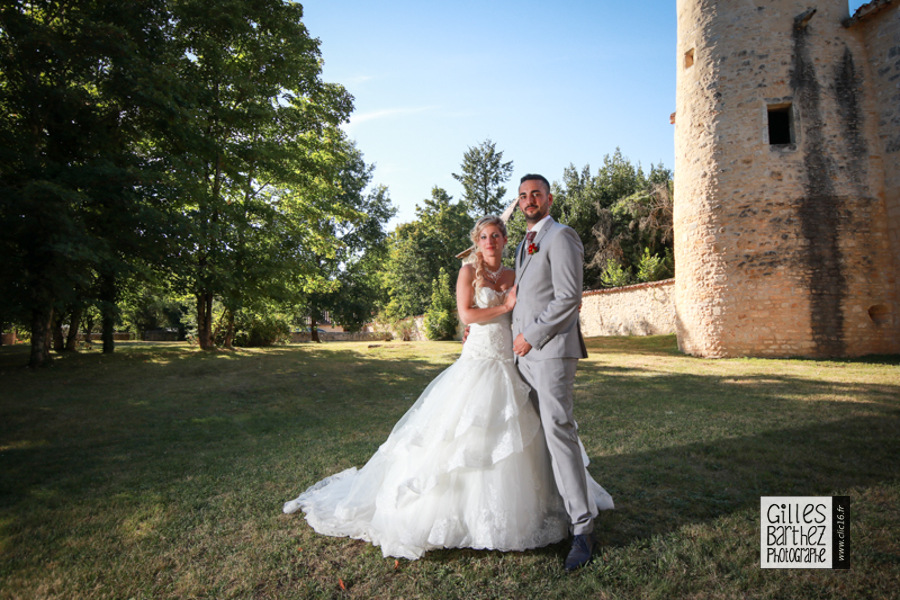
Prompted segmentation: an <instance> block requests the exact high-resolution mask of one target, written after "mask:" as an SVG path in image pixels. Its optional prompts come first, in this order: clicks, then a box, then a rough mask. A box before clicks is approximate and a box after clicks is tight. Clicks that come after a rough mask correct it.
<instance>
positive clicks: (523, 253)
mask: <svg viewBox="0 0 900 600" xmlns="http://www.w3.org/2000/svg"><path fill="white" fill-rule="evenodd" d="M555 225H556V221H554V220H553V217H550V219H549V220H548V222H547V223H544V225H543V226H542V227H541V230H540V231H538V233H537V235H536V236H534V241H533V242H532V244H534V245H535V246H537V248H538V252H540V248H541V240H542V239H544V237H545V236H546V235H547V232H549V231H550V230H551V229H552V228H553V227H554V226H555ZM519 248H520V250H519V251H518V252H517V253H516V257H517V259H519V264H518V265H517V268H516V284H518V283H519V280H521V279H522V274H523V273H525V269H527V268H528V265H529V264H530V263H531V257H532V255H531V254H528V248H526V247H525V242H524V241H522V243H521V244H520V245H519Z"/></svg>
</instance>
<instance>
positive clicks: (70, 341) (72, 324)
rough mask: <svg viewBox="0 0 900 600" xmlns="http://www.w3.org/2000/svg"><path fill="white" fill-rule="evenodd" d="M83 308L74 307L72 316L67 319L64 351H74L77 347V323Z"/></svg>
mask: <svg viewBox="0 0 900 600" xmlns="http://www.w3.org/2000/svg"><path fill="white" fill-rule="evenodd" d="M82 311H83V309H81V308H76V309H74V310H73V311H72V318H71V319H69V333H67V334H66V351H67V352H75V351H76V350H77V349H78V344H77V342H78V323H79V322H80V321H81V313H82Z"/></svg>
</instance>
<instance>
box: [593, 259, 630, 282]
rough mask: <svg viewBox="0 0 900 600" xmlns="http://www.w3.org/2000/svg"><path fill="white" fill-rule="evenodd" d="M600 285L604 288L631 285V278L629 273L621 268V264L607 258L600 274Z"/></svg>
mask: <svg viewBox="0 0 900 600" xmlns="http://www.w3.org/2000/svg"><path fill="white" fill-rule="evenodd" d="M600 283H602V284H603V286H604V287H621V286H623V285H628V284H630V283H632V276H631V273H630V271H629V270H628V269H626V268H624V267H623V266H622V263H620V262H619V261H617V260H616V259H614V258H607V259H606V264H605V265H603V272H602V273H601V274H600Z"/></svg>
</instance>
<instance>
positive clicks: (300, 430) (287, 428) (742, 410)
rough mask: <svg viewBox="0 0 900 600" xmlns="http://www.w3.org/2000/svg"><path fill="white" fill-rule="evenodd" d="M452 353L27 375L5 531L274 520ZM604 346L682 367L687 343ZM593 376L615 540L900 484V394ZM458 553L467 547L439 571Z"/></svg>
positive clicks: (323, 353)
mask: <svg viewBox="0 0 900 600" xmlns="http://www.w3.org/2000/svg"><path fill="white" fill-rule="evenodd" d="M453 348H454V347H451V346H448V353H447V355H446V357H445V359H442V360H444V361H445V362H443V363H441V362H440V361H438V362H437V363H436V362H435V361H434V360H433V359H432V360H428V359H427V358H416V357H411V356H410V355H409V354H405V355H403V356H400V355H397V356H391V355H378V354H377V353H378V352H388V351H390V350H391V349H390V348H389V347H381V348H375V349H372V352H369V351H363V350H348V349H344V348H340V347H335V348H334V350H329V349H328V346H327V345H324V346H317V347H315V348H310V349H309V350H315V352H312V351H308V350H307V349H305V348H296V347H286V348H284V349H271V350H267V351H266V352H265V353H264V354H259V353H254V352H252V351H239V352H236V353H233V354H230V355H227V356H225V357H224V358H223V357H222V356H221V355H218V354H212V353H211V354H202V353H198V352H196V351H192V350H183V349H182V350H177V349H165V350H160V351H156V350H154V349H152V348H150V349H145V348H143V347H135V348H133V349H132V350H131V352H130V353H123V355H122V356H120V357H117V358H114V359H109V360H107V359H103V361H104V363H103V364H107V365H109V364H115V363H117V366H116V368H115V369H110V371H109V372H103V371H101V370H99V369H96V370H92V371H91V370H89V371H87V372H85V370H84V369H79V368H75V367H76V366H77V365H78V361H92V362H96V363H98V364H99V362H100V360H99V359H98V358H97V357H96V356H86V355H85V356H81V357H76V358H75V359H73V360H71V361H70V360H69V359H66V360H65V361H60V365H61V366H62V368H60V369H50V370H48V371H47V372H46V377H42V378H41V379H40V381H38V380H37V379H36V378H34V377H32V376H30V374H25V375H24V376H22V375H21V374H18V375H16V376H15V377H11V378H8V379H6V380H5V382H6V383H11V384H12V386H13V387H17V386H31V387H30V388H27V389H23V388H22V387H18V389H16V390H15V395H9V396H7V398H6V399H5V400H2V401H0V422H2V425H0V508H2V509H3V511H4V514H5V515H7V516H9V515H12V518H10V519H8V520H7V521H6V522H7V526H9V525H8V524H11V523H17V525H15V527H16V528H17V529H16V532H15V533H14V537H15V539H16V543H23V544H32V545H34V544H40V543H42V542H40V541H29V527H31V526H36V525H35V523H34V520H33V519H34V518H35V517H27V516H24V515H27V513H28V512H29V506H31V504H32V503H33V502H34V501H36V500H38V501H40V502H42V503H43V505H44V506H46V507H47V508H49V509H52V508H54V507H62V506H66V505H76V506H82V507H85V510H90V508H89V507H90V506H92V505H96V504H99V505H114V504H116V503H117V502H119V501H120V500H119V499H121V498H123V497H129V498H132V501H133V502H136V503H139V502H141V500H140V497H141V494H145V495H152V496H154V497H155V498H160V497H162V498H167V499H170V501H171V502H172V503H173V504H174V505H175V506H176V507H177V506H178V505H179V504H182V505H186V506H188V507H190V506H199V505H203V506H206V505H205V504H203V503H205V502H210V501H209V500H206V499H207V498H210V497H214V496H215V494H216V493H221V490H254V489H255V490H256V492H254V493H258V492H259V490H260V489H261V488H263V487H265V486H268V487H267V488H266V489H267V492H266V493H267V494H268V495H269V496H268V498H267V500H266V501H268V502H273V501H274V503H273V504H272V505H271V506H270V507H269V506H268V505H265V504H260V502H262V500H259V499H256V500H254V501H252V502H251V501H246V502H242V503H241V506H242V507H241V509H239V510H244V511H248V515H247V518H250V517H251V514H250V512H251V511H260V510H263V511H265V510H269V509H271V510H272V511H273V513H274V512H277V511H278V509H279V506H278V505H277V499H278V498H282V499H287V498H290V497H292V496H293V495H294V494H296V492H297V491H299V490H302V489H303V487H304V486H305V485H308V484H309V483H312V482H313V481H315V480H316V479H318V478H319V477H321V476H323V475H327V474H330V473H333V472H335V471H337V470H339V469H341V468H344V467H346V466H350V465H362V464H363V463H364V462H365V461H366V460H367V458H368V457H369V456H370V455H371V454H372V452H374V450H375V449H376V448H377V447H378V445H379V444H381V443H382V442H383V441H384V439H385V438H386V436H387V434H388V433H389V432H390V429H391V428H392V426H393V424H394V423H395V422H396V421H397V419H398V418H399V417H400V416H401V415H402V414H403V413H404V412H405V411H406V409H407V408H408V407H409V406H410V405H411V404H412V403H413V402H414V400H415V399H416V398H417V397H418V395H419V393H421V391H422V390H423V389H424V387H425V385H426V384H427V383H428V382H429V381H430V380H431V379H433V378H434V377H435V376H436V375H437V374H438V373H439V372H440V371H441V370H442V369H443V368H444V367H445V366H446V364H449V362H450V361H451V360H452V351H453ZM604 348H605V349H606V350H607V351H615V352H619V351H622V352H627V353H629V354H639V355H647V356H651V355H656V356H666V357H670V356H676V355H678V354H677V351H673V349H672V342H671V338H657V339H650V340H642V341H638V342H636V343H635V344H633V345H632V344H629V343H626V341H625V340H622V341H620V342H616V343H615V344H612V343H606V344H605V345H604ZM404 349H405V350H408V348H407V347H404ZM685 360H694V359H685ZM697 364H698V365H700V364H703V363H702V362H701V361H699V360H698V362H697ZM888 364H893V363H888ZM69 367H72V368H69ZM261 369H262V370H261ZM578 378H579V379H578V384H579V391H578V394H579V400H578V402H579V404H578V408H577V411H578V413H577V415H576V416H577V417H578V418H579V421H580V422H581V423H582V425H583V430H584V437H585V443H586V444H587V445H588V449H589V452H590V453H591V454H592V455H594V462H593V463H592V465H591V472H592V473H593V474H594V475H595V476H596V478H597V479H598V481H600V483H601V484H602V485H604V486H605V487H606V488H607V489H608V490H609V491H610V492H611V493H612V495H613V497H614V499H615V501H616V505H617V509H616V510H615V511H612V512H609V513H604V514H603V515H601V517H600V519H599V520H598V533H599V537H600V540H601V543H603V544H607V545H612V546H628V545H631V544H634V543H635V542H638V541H640V540H643V539H646V538H650V537H653V536H657V535H664V534H667V533H670V532H673V531H675V530H677V529H679V528H682V527H684V526H686V525H689V524H693V523H703V522H708V521H711V520H715V519H719V518H721V517H724V516H727V515H730V514H733V513H735V512H739V511H744V510H747V509H754V508H755V507H758V505H759V497H760V496H763V495H803V496H807V495H833V494H837V493H849V494H850V495H851V498H852V497H853V494H854V490H859V489H861V488H866V487H870V486H875V485H879V484H883V483H886V482H894V481H896V480H897V479H898V476H900V473H898V465H897V456H900V441H898V440H900V438H898V436H897V434H896V432H897V431H898V430H900V410H898V398H900V385H884V384H882V385H870V384H865V383H859V382H854V383H833V382H829V381H817V380H813V379H803V378H797V377H791V376H786V375H780V374H778V373H774V374H754V373H746V374H744V373H740V372H738V373H736V374H734V375H726V376H723V375H720V374H704V373H702V372H698V373H690V374H683V373H674V372H663V371H654V370H653V369H651V368H637V369H636V368H626V367H620V366H615V365H612V366H610V365H598V364H596V363H591V362H589V361H586V362H585V363H584V364H583V365H582V367H581V368H580V370H579V375H578ZM109 386H113V387H114V389H113V390H112V391H110V390H109V389H108V387H109ZM116 386H117V387H116ZM836 395H839V396H843V397H845V398H844V399H839V400H835V399H834V397H835V396H836ZM585 424H588V425H587V426H585ZM594 440H597V442H595V443H593V444H592V442H593V441H594ZM616 447H621V448H624V449H623V450H613V451H607V452H603V453H602V455H599V456H598V454H601V453H599V452H598V450H597V449H598V448H616ZM235 465H241V468H235ZM245 493H250V492H245ZM129 494H130V495H129ZM198 499H202V500H198ZM198 502H199V503H200V504H198ZM181 508H183V507H181ZM179 510H180V509H179ZM209 513H210V514H214V513H215V511H209ZM206 518H211V519H214V518H215V517H214V516H210V517H206ZM7 526H5V527H7ZM36 539H37V538H36ZM103 551H104V552H115V549H114V548H107V549H104V550H103ZM563 551H564V550H563V549H561V546H554V547H551V548H548V549H543V550H538V551H535V552H537V553H553V554H556V553H560V552H563ZM459 552H463V553H465V552H466V551H445V552H438V553H432V554H429V558H428V560H438V561H440V560H452V559H453V558H454V557H456V556H459Z"/></svg>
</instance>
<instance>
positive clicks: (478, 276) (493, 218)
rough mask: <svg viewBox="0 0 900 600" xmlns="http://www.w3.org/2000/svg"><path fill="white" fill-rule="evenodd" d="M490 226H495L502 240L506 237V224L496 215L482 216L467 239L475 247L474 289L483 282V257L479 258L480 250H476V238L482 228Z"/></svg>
mask: <svg viewBox="0 0 900 600" xmlns="http://www.w3.org/2000/svg"><path fill="white" fill-rule="evenodd" d="M490 225H495V226H496V227H497V229H499V230H500V233H502V234H503V237H504V238H506V237H508V236H507V235H506V223H504V222H503V219H501V218H500V217H498V216H497V215H484V216H483V217H481V218H480V219H478V220H477V221H476V222H475V227H473V228H472V231H470V232H469V237H470V238H471V239H472V243H473V244H474V245H475V251H474V252H473V253H472V254H473V255H474V256H475V261H474V264H475V281H473V282H472V285H473V286H475V287H476V288H477V287H481V285H482V283H483V282H484V257H483V256H481V250H478V237H479V236H480V235H481V232H482V231H484V228H485V227H488V226H490Z"/></svg>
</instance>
